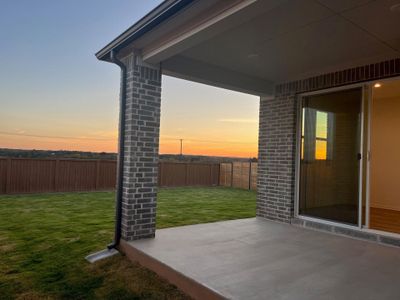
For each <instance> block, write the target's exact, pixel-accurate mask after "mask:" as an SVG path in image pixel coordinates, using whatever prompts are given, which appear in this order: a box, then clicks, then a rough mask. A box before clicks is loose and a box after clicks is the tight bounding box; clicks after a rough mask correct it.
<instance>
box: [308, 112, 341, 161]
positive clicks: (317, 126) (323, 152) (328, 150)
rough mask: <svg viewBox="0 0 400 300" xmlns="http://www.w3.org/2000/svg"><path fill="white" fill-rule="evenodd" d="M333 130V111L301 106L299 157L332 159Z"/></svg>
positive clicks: (311, 159) (310, 159) (309, 159)
mask: <svg viewBox="0 0 400 300" xmlns="http://www.w3.org/2000/svg"><path fill="white" fill-rule="evenodd" d="M333 130H334V114H333V113H330V112H324V111H320V110H316V109H313V108H308V107H307V108H306V107H305V108H303V118H302V129H301V131H302V134H301V159H302V160H306V161H314V160H330V159H332V154H333ZM305 133H306V134H305Z"/></svg>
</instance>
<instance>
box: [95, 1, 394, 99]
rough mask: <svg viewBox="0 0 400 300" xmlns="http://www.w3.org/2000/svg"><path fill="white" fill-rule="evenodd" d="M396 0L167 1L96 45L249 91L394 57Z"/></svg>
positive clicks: (102, 54)
mask: <svg viewBox="0 0 400 300" xmlns="http://www.w3.org/2000/svg"><path fill="white" fill-rule="evenodd" d="M396 2H398V1H396V0H389V1H388V0H376V1H368V0H346V1H337V0H303V1H298V0H262V1H261V0H258V1H257V0H229V1H227V0H181V1H179V0H167V1H164V2H163V3H161V4H160V5H159V6H158V7H156V8H155V9H154V10H153V11H152V12H150V13H149V14H148V15H146V16H145V17H144V18H143V19H141V20H140V21H139V22H137V23H136V24H135V25H133V26H132V27H131V28H129V29H128V30H127V31H125V32H124V33H123V34H122V35H120V36H119V37H117V38H116V39H115V40H114V41H112V42H111V43H110V44H109V45H107V46H106V47H105V48H103V49H102V50H101V51H99V52H98V53H97V54H96V56H97V57H98V58H99V59H101V60H108V59H109V52H110V51H111V50H112V49H114V50H117V51H118V52H119V55H120V56H121V57H122V56H124V55H126V54H128V53H131V52H132V51H135V52H139V53H141V56H142V58H143V60H144V61H145V62H147V63H150V64H161V66H162V71H163V74H166V75H171V76H176V77H180V78H184V79H189V80H193V81H198V82H203V83H207V84H211V85H215V86H220V87H225V88H229V89H233V90H238V91H242V92H247V93H251V94H257V95H264V94H271V93H272V92H273V86H274V84H276V83H279V82H283V81H289V80H295V79H300V78H305V77H308V76H314V75H318V74H321V73H325V72H332V71H336V70H339V69H343V68H351V67H355V66H358V65H361V64H368V63H373V62H377V61H381V60H386V59H392V58H398V57H400V14H399V13H398V12H396V11H392V10H391V7H392V6H393V5H394V4H396Z"/></svg>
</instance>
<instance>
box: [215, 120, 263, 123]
mask: <svg viewBox="0 0 400 300" xmlns="http://www.w3.org/2000/svg"><path fill="white" fill-rule="evenodd" d="M218 122H224V123H257V122H258V120H257V119H219V120H218Z"/></svg>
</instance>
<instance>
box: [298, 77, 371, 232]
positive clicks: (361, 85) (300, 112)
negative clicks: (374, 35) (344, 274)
mask: <svg viewBox="0 0 400 300" xmlns="http://www.w3.org/2000/svg"><path fill="white" fill-rule="evenodd" d="M370 86H371V83H357V84H350V85H345V86H341V87H334V88H328V89H323V90H317V91H312V92H306V93H301V94H298V95H297V96H296V106H297V116H298V118H297V122H296V123H297V124H296V153H295V155H296V158H295V195H294V196H295V198H294V217H295V218H298V219H302V220H306V221H313V222H318V223H323V224H327V225H334V226H338V227H343V228H351V229H355V228H358V229H362V228H363V224H362V197H363V193H362V192H363V163H362V160H363V158H364V153H363V152H364V151H363V150H364V149H363V148H364V147H363V144H364V143H363V142H364V135H365V133H364V110H365V107H364V105H365V100H366V99H365V94H366V93H365V89H367V88H370ZM355 88H360V89H361V99H360V100H361V107H360V115H361V120H360V149H359V151H360V152H359V153H361V160H360V162H361V163H360V164H359V166H358V182H359V183H358V224H355V225H351V224H346V223H341V222H336V221H332V220H325V219H321V218H316V217H311V216H304V215H301V214H300V213H299V205H300V162H301V133H302V129H301V128H302V120H303V110H302V100H303V98H304V97H307V96H312V95H323V94H328V93H332V92H338V91H345V90H351V89H355ZM367 100H368V99H367ZM368 103H370V101H368ZM368 117H369V116H368ZM368 124H369V123H368ZM368 136H369V126H368ZM368 146H369V145H368ZM368 151H369V148H368ZM367 166H368V168H367V169H369V165H367ZM367 179H368V178H367ZM366 184H367V186H369V182H366ZM367 195H368V193H367ZM368 200H369V199H367V198H366V206H368V205H369V201H368ZM367 202H368V205H367Z"/></svg>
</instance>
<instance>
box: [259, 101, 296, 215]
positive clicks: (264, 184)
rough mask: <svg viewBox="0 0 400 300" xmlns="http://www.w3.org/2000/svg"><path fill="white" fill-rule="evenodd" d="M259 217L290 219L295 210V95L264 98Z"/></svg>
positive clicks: (260, 154) (260, 152)
mask: <svg viewBox="0 0 400 300" xmlns="http://www.w3.org/2000/svg"><path fill="white" fill-rule="evenodd" d="M259 122H260V123H259V141H258V151H259V154H258V179H257V216H259V217H263V218H266V219H270V220H277V221H282V222H290V218H291V217H292V216H293V212H294V178H295V152H296V103H295V96H294V95H293V94H292V95H284V96H280V95H276V96H275V97H274V98H261V99H260V120H259Z"/></svg>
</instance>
